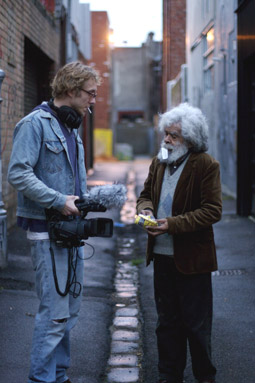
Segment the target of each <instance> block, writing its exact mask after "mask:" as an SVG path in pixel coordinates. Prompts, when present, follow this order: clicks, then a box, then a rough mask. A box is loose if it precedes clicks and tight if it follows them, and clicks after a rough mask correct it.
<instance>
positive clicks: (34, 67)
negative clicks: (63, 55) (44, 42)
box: [24, 38, 54, 114]
mask: <svg viewBox="0 0 255 383" xmlns="http://www.w3.org/2000/svg"><path fill="white" fill-rule="evenodd" d="M24 57H25V58H24V64H25V65H24V77H25V78H24V84H25V91H24V93H25V97H24V112H25V114H28V113H30V112H31V111H32V109H33V108H34V107H35V106H36V105H38V104H40V103H41V102H42V101H46V100H49V98H50V96H51V91H50V80H51V77H52V75H53V69H54V62H53V61H52V60H51V59H50V58H49V57H48V56H46V55H45V54H44V53H43V52H42V51H41V50H40V49H39V48H38V47H37V46H36V45H35V44H33V43H32V41H30V40H29V39H28V38H25V54H24Z"/></svg>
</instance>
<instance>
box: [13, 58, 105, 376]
mask: <svg viewBox="0 0 255 383" xmlns="http://www.w3.org/2000/svg"><path fill="white" fill-rule="evenodd" d="M99 84H100V78H99V75H98V73H97V72H96V71H95V70H94V69H92V68H90V67H88V66H86V65H83V64H81V63H80V62H73V63H69V64H67V65H65V66H64V67H63V68H61V69H60V70H59V71H58V72H57V74H56V76H55V78H54V79H53V82H52V95H53V100H51V101H50V102H43V103H42V104H41V105H39V106H37V107H36V108H35V109H34V110H33V111H32V112H31V113H30V114H29V115H27V116H25V117H24V118H23V119H22V120H21V121H20V122H19V123H18V124H17V126H16V128H15V132H14V141H13V150H12V154H11V159H10V164H9V171H8V180H9V182H10V183H11V185H12V186H13V187H14V188H15V189H17V190H18V206H17V217H18V225H19V226H21V227H23V228H24V229H25V230H27V236H28V238H29V239H30V240H31V256H32V262H33V267H34V270H35V273H36V275H35V276H36V291H37V294H38V297H39V299H40V306H39V311H38V313H37V315H36V319H35V329H34V336H33V343H32V352H31V367H30V373H29V379H28V382H29V383H32V382H41V383H53V382H54V383H55V382H57V383H70V380H69V378H68V377H67V374H66V370H67V368H68V367H69V364H70V346H69V333H70V330H71V329H72V328H73V326H74V325H75V323H76V321H77V317H78V312H79V308H80V303H81V298H82V286H83V260H82V258H83V250H82V249H83V248H73V249H72V250H70V249H68V248H61V247H58V246H56V244H55V242H52V241H50V240H49V235H48V229H47V221H46V216H45V209H50V208H54V209H56V210H58V211H59V212H60V213H62V214H63V215H65V216H69V215H72V216H76V215H79V210H78V209H77V207H76V205H75V200H76V199H78V198H80V197H82V196H83V195H84V194H85V192H86V170H85V165H84V151H83V144H82V141H81V139H80V137H79V135H78V132H77V128H79V126H80V124H81V122H82V119H83V117H84V116H85V114H86V113H87V109H88V108H89V107H90V106H91V105H93V104H94V103H95V98H96V95H97V86H98V85H99ZM54 265H55V270H54Z"/></svg>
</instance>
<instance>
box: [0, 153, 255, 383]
mask: <svg viewBox="0 0 255 383" xmlns="http://www.w3.org/2000/svg"><path fill="white" fill-rule="evenodd" d="M148 166H149V161H148V160H145V159H144V160H142V159H141V160H139V161H135V162H116V163H98V164H96V167H95V173H94V174H93V175H91V176H90V177H89V184H90V186H93V185H96V184H98V183H105V182H106V183H107V182H114V181H118V182H122V183H124V182H126V177H127V172H128V171H129V170H130V169H133V170H134V171H135V175H136V177H135V178H136V193H137V195H138V194H139V192H140V191H141V188H142V185H143V182H144V180H145V177H146V175H147V171H148ZM103 216H104V217H111V218H113V219H114V221H115V222H116V223H118V222H119V211H118V210H117V209H112V210H109V211H107V212H106V213H104V215H103ZM90 217H91V216H88V218H90ZM132 230H133V229H132ZM129 231H130V229H129ZM8 234H9V235H8V248H9V266H8V268H7V269H5V270H0V307H1V310H0V329H1V338H0V383H7V382H8V383H23V382H26V379H27V375H28V370H29V353H30V347H31V340H32V333H33V325H34V316H35V314H36V312H37V307H38V300H37V297H36V295H35V292H34V274H33V270H32V266H31V261H30V255H29V244H28V242H27V240H26V238H25V235H24V232H23V231H21V230H18V229H17V228H15V229H13V230H12V231H10V232H9V233H8ZM131 234H132V235H134V236H135V242H134V249H133V250H134V251H133V258H135V261H137V264H138V265H139V266H138V270H139V291H138V294H139V299H140V311H141V312H140V315H139V321H140V324H141V326H140V328H141V340H142V343H141V344H142V356H141V361H142V363H141V365H140V380H139V383H156V382H157V350H156V339H155V332H154V329H155V325H156V312H155V305H154V299H153V275H152V266H150V267H147V268H146V267H145V263H144V254H145V245H146V234H145V233H144V232H143V231H142V230H139V231H135V230H133V231H132V233H131ZM254 234H255V223H254V222H252V221H251V220H249V219H248V218H241V217H237V216H236V215H235V214H234V201H233V200H227V199H226V200H224V215H223V219H222V220H221V222H219V223H217V224H216V225H215V238H216V246H217V252H218V260H219V273H218V274H217V273H216V274H215V275H214V276H213V288H214V322H213V339H212V343H213V357H214V361H215V363H216V366H217V369H218V375H217V383H229V382H231V383H255V371H254V365H255V352H254V351H255V350H254V347H255V346H254V345H255V283H254V280H255V235H254ZM124 235H125V228H119V229H116V230H115V232H114V236H113V237H112V238H109V239H102V238H101V239H99V238H93V239H89V243H91V244H92V245H93V246H94V247H95V249H96V252H95V255H94V256H93V258H91V259H89V260H87V261H86V262H85V281H84V294H83V302H82V308H81V313H80V317H79V321H78V324H77V326H76V327H75V329H74V330H73V332H72V337H71V349H72V353H71V355H72V364H71V368H70V371H69V372H70V374H69V375H70V378H71V379H72V381H73V382H74V383H106V382H107V378H106V370H107V360H108V358H109V353H110V344H111V326H112V319H113V311H114V310H113V309H114V304H115V300H114V283H113V282H114V276H115V272H116V268H115V267H116V262H117V261H118V254H116V248H117V247H116V243H117V239H118V237H120V236H124ZM85 254H86V255H88V256H89V254H90V248H89V247H88V246H85ZM193 381H194V380H193V377H192V371H191V363H190V359H188V363H187V369H186V371H185V382H186V383H191V382H193ZM107 383H108V382H107ZM137 383H138V382H137Z"/></svg>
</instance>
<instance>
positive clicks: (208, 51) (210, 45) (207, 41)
mask: <svg viewBox="0 0 255 383" xmlns="http://www.w3.org/2000/svg"><path fill="white" fill-rule="evenodd" d="M213 52H214V28H211V29H210V30H209V31H208V32H207V33H206V35H205V36H204V38H203V71H204V92H207V91H208V90H211V89H213V88H214V63H213Z"/></svg>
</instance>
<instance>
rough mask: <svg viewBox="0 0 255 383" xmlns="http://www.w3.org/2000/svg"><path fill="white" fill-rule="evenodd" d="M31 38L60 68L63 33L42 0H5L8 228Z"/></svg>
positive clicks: (1, 47) (1, 41) (0, 55)
mask: <svg viewBox="0 0 255 383" xmlns="http://www.w3.org/2000/svg"><path fill="white" fill-rule="evenodd" d="M25 36H26V37H27V38H29V39H30V40H31V41H32V42H33V44H35V45H36V46H37V47H38V48H40V50H41V51H42V52H43V53H44V54H45V55H47V56H48V57H49V59H51V60H52V61H53V62H54V63H55V66H56V67H58V65H59V33H58V32H57V29H56V26H55V24H54V20H53V18H52V16H51V15H50V14H48V13H47V12H45V9H44V7H43V5H42V4H41V2H40V1H39V0H36V1H23V0H1V6H0V68H1V69H2V70H3V71H4V72H5V79H4V82H3V85H2V91H1V97H2V99H3V102H2V104H1V106H0V107H1V146H2V148H1V150H2V192H3V201H4V206H5V209H7V214H8V226H9V227H10V226H11V225H13V224H14V223H15V221H16V219H15V210H16V192H15V191H14V189H13V188H12V187H11V186H10V185H9V184H8V182H7V167H8V163H9V159H10V153H11V149H12V136H13V130H14V127H15V125H16V123H17V122H18V121H19V120H20V119H21V118H22V117H23V116H24V42H25Z"/></svg>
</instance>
